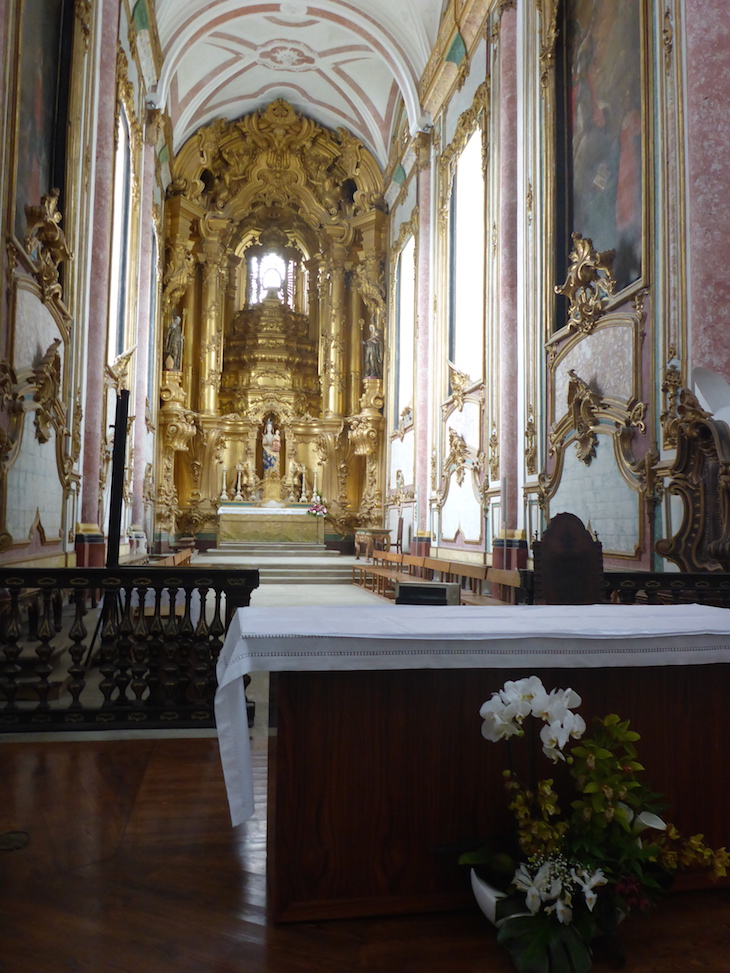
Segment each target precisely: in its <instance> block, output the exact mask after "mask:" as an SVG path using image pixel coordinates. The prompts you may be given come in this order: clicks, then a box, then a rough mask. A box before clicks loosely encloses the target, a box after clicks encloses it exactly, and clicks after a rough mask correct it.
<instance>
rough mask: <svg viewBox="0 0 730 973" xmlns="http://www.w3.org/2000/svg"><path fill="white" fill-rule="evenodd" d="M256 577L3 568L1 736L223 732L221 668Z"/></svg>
mask: <svg viewBox="0 0 730 973" xmlns="http://www.w3.org/2000/svg"><path fill="white" fill-rule="evenodd" d="M258 580H259V579H258V571H253V570H226V569H220V568H216V569H208V568H205V569H196V568H195V567H184V568H181V567H173V568H169V567H150V566H146V565H145V566H142V567H139V566H137V567H118V568H110V569H108V568H82V569H76V568H63V569H59V570H34V569H18V570H14V569H13V568H7V569H4V570H0V732H5V733H7V732H20V731H28V730H52V729H74V728H76V729H89V728H97V729H100V728H104V729H118V728H131V727H147V728H153V727H161V726H170V725H172V726H177V727H191V726H196V727H201V726H210V727H212V726H213V725H214V715H213V697H214V694H215V688H216V679H215V665H216V661H217V658H218V653H219V652H220V650H221V647H222V646H223V640H224V638H225V633H226V629H227V627H228V622H229V621H230V618H231V616H232V614H233V612H234V611H235V610H236V609H237V608H240V607H245V606H247V605H248V604H249V601H250V597H251V592H252V591H253V590H254V589H255V588H256V587H258Z"/></svg>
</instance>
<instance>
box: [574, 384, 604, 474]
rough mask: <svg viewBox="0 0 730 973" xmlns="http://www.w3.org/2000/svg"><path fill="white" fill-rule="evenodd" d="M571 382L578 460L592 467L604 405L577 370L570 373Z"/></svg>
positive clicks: (598, 395)
mask: <svg viewBox="0 0 730 973" xmlns="http://www.w3.org/2000/svg"><path fill="white" fill-rule="evenodd" d="M568 374H569V375H570V382H569V383H568V411H569V413H570V414H571V416H572V422H573V429H574V430H575V440H576V443H575V448H576V452H577V454H578V459H579V460H580V461H581V462H582V463H585V464H586V466H589V465H590V462H591V460H592V459H593V457H594V456H595V455H596V448H597V446H598V436H597V435H596V427H597V426H598V423H599V420H598V415H597V413H598V410H599V409H600V408H601V407H602V406H603V405H604V403H603V400H602V398H601V396H600V394H599V393H598V392H594V391H593V389H592V388H591V387H590V386H589V385H588V383H587V382H585V381H584V380H583V379H582V378H581V377H580V376H579V375H576V373H575V369H573V368H571V369H570V370H569V372H568Z"/></svg>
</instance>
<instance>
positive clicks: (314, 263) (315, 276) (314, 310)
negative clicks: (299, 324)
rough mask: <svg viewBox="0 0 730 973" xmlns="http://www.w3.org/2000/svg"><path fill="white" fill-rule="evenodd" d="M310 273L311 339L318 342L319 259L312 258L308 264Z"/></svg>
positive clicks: (308, 297)
mask: <svg viewBox="0 0 730 973" xmlns="http://www.w3.org/2000/svg"><path fill="white" fill-rule="evenodd" d="M306 268H307V273H308V275H309V276H308V281H307V283H308V290H309V293H308V295H307V299H308V304H309V337H310V338H313V339H314V340H316V338H317V334H318V332H319V270H320V264H319V259H318V258H317V257H312V259H311V260H308V261H307V262H306Z"/></svg>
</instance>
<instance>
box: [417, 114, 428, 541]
mask: <svg viewBox="0 0 730 973" xmlns="http://www.w3.org/2000/svg"><path fill="white" fill-rule="evenodd" d="M418 139H419V142H418V158H417V163H416V164H417V166H418V175H417V178H418V267H417V270H416V314H417V318H416V321H417V327H418V332H417V335H418V337H417V339H416V387H415V390H414V414H415V435H416V470H415V474H416V484H415V487H416V510H417V520H416V523H415V529H416V531H419V530H420V531H423V530H426V529H427V528H428V523H429V521H428V496H429V491H430V482H431V480H430V477H431V472H430V471H431V455H430V450H429V442H430V441H431V436H430V430H429V424H430V421H431V410H430V409H429V403H428V397H429V383H428V377H427V376H428V375H430V374H431V340H432V335H431V331H432V321H433V315H432V313H431V293H432V291H431V205H432V202H431V137H430V135H428V134H426V133H422V134H421V135H419V137H418Z"/></svg>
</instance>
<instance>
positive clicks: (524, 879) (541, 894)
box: [512, 861, 563, 915]
mask: <svg viewBox="0 0 730 973" xmlns="http://www.w3.org/2000/svg"><path fill="white" fill-rule="evenodd" d="M552 871H553V870H552V864H551V862H549V861H546V862H545V863H544V864H543V865H541V866H540V867H539V868H538V870H537V872H536V873H535V875H534V876H532V875H530V871H529V868H528V867H527V865H525V863H524V862H523V863H522V864H521V865H520V867H519V868H518V869H517V871H516V872H515V875H514V878H513V879H512V881H513V882H514V884H515V887H516V888H518V889H521V890H522V891H523V892H526V893H527V894H526V896H525V902H526V903H527V908H528V909H529V910H530V912H532V914H533V915H534V914H535V913H536V912H537V911H538V910H539V909H540V906H541V905H542V904H543V903H544V902H550V901H551V900H553V899H557V898H558V896H559V895H560V893H561V892H562V890H563V885H562V882H561V881H560V878H559V876H556V875H553V874H552ZM546 911H552V907H548V909H547V910H546Z"/></svg>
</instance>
